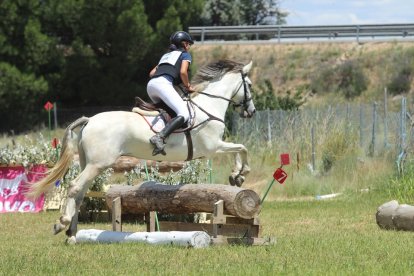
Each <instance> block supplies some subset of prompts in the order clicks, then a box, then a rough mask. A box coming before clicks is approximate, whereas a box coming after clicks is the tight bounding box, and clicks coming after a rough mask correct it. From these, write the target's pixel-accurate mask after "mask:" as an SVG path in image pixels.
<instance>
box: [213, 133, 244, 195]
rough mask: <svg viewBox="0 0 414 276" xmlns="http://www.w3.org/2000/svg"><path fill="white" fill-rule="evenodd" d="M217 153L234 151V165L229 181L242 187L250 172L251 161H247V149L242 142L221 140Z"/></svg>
mask: <svg viewBox="0 0 414 276" xmlns="http://www.w3.org/2000/svg"><path fill="white" fill-rule="evenodd" d="M216 153H217V154H223V153H233V154H234V167H233V169H232V173H231V175H230V176H229V182H230V184H231V185H232V186H234V185H236V186H238V187H240V186H241V185H242V184H243V182H244V179H245V176H246V175H247V174H248V173H249V172H250V167H249V163H248V161H247V149H246V147H245V146H244V145H242V144H234V143H228V142H224V141H221V143H220V145H219V147H218V148H217V151H216Z"/></svg>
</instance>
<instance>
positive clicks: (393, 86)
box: [388, 65, 413, 95]
mask: <svg viewBox="0 0 414 276" xmlns="http://www.w3.org/2000/svg"><path fill="white" fill-rule="evenodd" d="M412 71H413V69H412V68H411V67H410V66H408V65H405V66H404V67H403V68H401V69H400V71H399V72H398V73H397V74H395V76H394V77H393V78H392V80H391V82H390V83H389V84H388V91H389V92H390V94H391V95H398V94H402V93H407V92H409V91H410V86H411V80H412Z"/></svg>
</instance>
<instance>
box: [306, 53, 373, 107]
mask: <svg viewBox="0 0 414 276" xmlns="http://www.w3.org/2000/svg"><path fill="white" fill-rule="evenodd" d="M316 72H317V73H316V74H315V77H314V78H313V79H312V80H311V84H310V88H311V90H312V92H313V93H329V92H338V91H339V92H340V93H342V94H343V95H344V96H345V98H346V99H351V98H353V97H356V96H359V95H361V93H362V92H363V91H364V90H366V89H367V86H368V79H367V78H366V76H365V75H364V72H363V70H362V67H361V65H360V64H359V63H358V62H357V61H352V60H350V61H346V62H344V63H341V64H340V65H337V66H336V67H335V66H326V65H324V66H323V67H321V68H319V69H318V70H317V71H316Z"/></svg>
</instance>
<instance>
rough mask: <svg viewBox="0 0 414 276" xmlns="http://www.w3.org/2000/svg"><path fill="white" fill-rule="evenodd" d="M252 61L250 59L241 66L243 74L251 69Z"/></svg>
mask: <svg viewBox="0 0 414 276" xmlns="http://www.w3.org/2000/svg"><path fill="white" fill-rule="evenodd" d="M252 65H253V61H252V60H251V61H250V62H249V64H247V65H245V66H244V67H243V74H247V73H249V71H250V69H252Z"/></svg>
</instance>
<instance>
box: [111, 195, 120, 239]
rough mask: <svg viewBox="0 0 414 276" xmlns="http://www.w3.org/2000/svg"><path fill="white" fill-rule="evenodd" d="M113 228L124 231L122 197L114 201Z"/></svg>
mask: <svg viewBox="0 0 414 276" xmlns="http://www.w3.org/2000/svg"><path fill="white" fill-rule="evenodd" d="M112 207H113V208H112V230H113V231H119V232H122V207H121V198H120V197H117V198H115V199H114V200H113V201H112Z"/></svg>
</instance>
